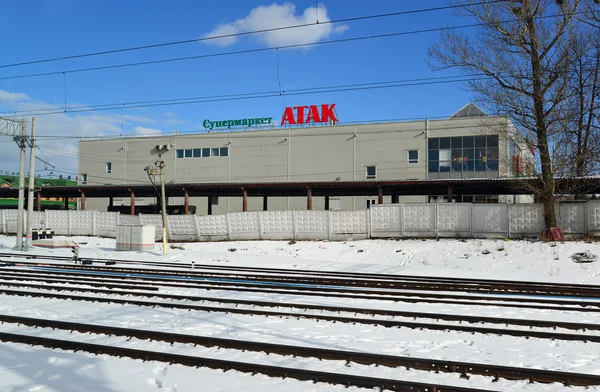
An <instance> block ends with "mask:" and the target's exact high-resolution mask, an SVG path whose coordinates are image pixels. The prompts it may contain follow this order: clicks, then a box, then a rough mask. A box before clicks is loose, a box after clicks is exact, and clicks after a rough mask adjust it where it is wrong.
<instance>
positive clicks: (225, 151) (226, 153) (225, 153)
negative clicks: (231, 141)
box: [221, 147, 229, 157]
mask: <svg viewBox="0 0 600 392" xmlns="http://www.w3.org/2000/svg"><path fill="white" fill-rule="evenodd" d="M221 156H222V157H226V156H229V147H221Z"/></svg>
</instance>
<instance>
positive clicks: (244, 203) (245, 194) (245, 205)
mask: <svg viewBox="0 0 600 392" xmlns="http://www.w3.org/2000/svg"><path fill="white" fill-rule="evenodd" d="M242 211H244V212H245V211H248V192H247V191H246V188H242Z"/></svg>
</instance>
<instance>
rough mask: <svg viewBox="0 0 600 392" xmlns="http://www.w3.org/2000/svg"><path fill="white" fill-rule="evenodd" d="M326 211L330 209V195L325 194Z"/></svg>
mask: <svg viewBox="0 0 600 392" xmlns="http://www.w3.org/2000/svg"><path fill="white" fill-rule="evenodd" d="M325 211H329V196H325Z"/></svg>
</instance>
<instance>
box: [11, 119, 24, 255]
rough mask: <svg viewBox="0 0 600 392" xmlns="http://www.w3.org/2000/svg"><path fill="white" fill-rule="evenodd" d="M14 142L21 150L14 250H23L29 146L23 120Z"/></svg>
mask: <svg viewBox="0 0 600 392" xmlns="http://www.w3.org/2000/svg"><path fill="white" fill-rule="evenodd" d="M13 140H14V141H15V143H17V145H18V146H19V148H20V149H21V156H20V166H19V170H20V173H19V202H18V210H17V243H16V244H15V247H14V248H13V249H14V250H21V249H23V207H24V204H25V155H26V153H25V147H26V146H27V129H26V122H25V119H23V120H21V134H20V135H19V136H16V135H15V136H14V137H13Z"/></svg>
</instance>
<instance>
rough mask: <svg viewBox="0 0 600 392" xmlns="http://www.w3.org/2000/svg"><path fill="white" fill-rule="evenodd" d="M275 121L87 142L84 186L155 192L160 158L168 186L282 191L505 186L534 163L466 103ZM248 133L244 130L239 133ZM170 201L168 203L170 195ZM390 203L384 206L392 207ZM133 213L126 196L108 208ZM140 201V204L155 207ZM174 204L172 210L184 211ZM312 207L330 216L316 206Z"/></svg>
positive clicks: (502, 129) (365, 201) (509, 134)
mask: <svg viewBox="0 0 600 392" xmlns="http://www.w3.org/2000/svg"><path fill="white" fill-rule="evenodd" d="M278 120H279V119H274V118H272V117H257V118H252V119H236V120H219V121H213V120H205V121H204V126H205V127H206V128H207V132H205V133H200V134H174V135H164V136H156V137H139V138H115V139H102V140H82V141H80V143H79V159H78V161H79V168H78V172H79V177H78V178H79V184H80V185H86V184H87V185H126V184H131V185H140V184H150V180H149V178H148V175H147V173H146V171H145V168H146V167H147V166H148V165H152V164H154V162H155V161H156V160H157V159H158V156H159V155H158V154H159V153H160V154H161V158H162V160H163V161H164V162H165V182H166V183H175V184H178V183H250V182H260V183H278V182H303V181H313V182H316V181H328V182H331V181H344V182H345V181H385V180H426V179H445V178H452V179H461V178H465V179H466V178H504V177H515V176H518V175H524V174H526V173H525V172H524V166H525V165H524V164H523V163H524V162H526V161H527V160H530V159H532V153H531V151H529V149H528V148H527V145H526V143H524V142H520V141H519V139H518V138H517V137H516V133H515V130H514V127H513V125H512V124H511V123H510V121H509V120H508V119H507V118H506V117H498V116H487V115H486V114H485V113H484V112H483V111H481V110H480V109H479V108H477V106H475V105H474V104H472V103H469V104H468V105H466V106H465V107H463V108H462V109H460V110H459V111H457V112H456V113H455V114H453V115H452V116H450V117H449V118H445V119H434V120H432V119H423V120H418V121H402V122H382V123H368V124H358V123H353V124H344V125H341V124H340V123H339V122H338V121H337V120H338V119H337V115H336V113H335V105H333V104H324V105H311V106H305V107H295V108H286V109H285V111H284V113H283V116H282V120H281V123H282V126H281V127H279V126H275V125H274V123H275V122H276V123H277V125H279V121H278ZM240 127H241V128H242V129H239V128H240ZM167 197H168V195H167ZM206 199H207V198H206V197H192V198H190V204H191V205H194V206H196V207H197V209H196V213H197V214H199V215H204V214H206V213H207V212H208V206H207V200H206ZM238 199H240V198H239V197H213V198H212V199H211V213H213V214H221V213H225V212H233V211H240V210H241V209H242V204H241V201H240V200H238ZM376 200H377V196H376V195H373V197H356V196H354V197H352V196H347V197H339V198H336V199H331V200H329V203H328V204H329V208H330V209H333V210H338V209H339V210H359V209H365V208H368V207H369V205H370V204H372V203H374V202H375V201H376ZM391 201H392V200H391V197H390V196H386V197H385V198H384V203H390V202H391ZM452 201H453V202H476V203H478V202H488V203H490V202H492V203H498V202H499V203H513V202H527V201H530V200H529V197H528V196H512V195H494V194H489V195H465V194H463V195H455V196H454V198H453V200H452ZM247 202H248V205H247V207H248V210H262V209H263V201H262V200H261V198H249V200H248V201H247ZM399 202H400V203H424V202H447V197H444V196H435V197H432V196H430V195H426V194H425V195H422V196H402V197H400V199H399ZM112 203H114V205H123V206H127V205H130V200H129V198H120V199H114V200H112ZM155 203H156V199H154V198H152V199H149V198H145V199H144V198H139V199H136V200H135V204H136V205H151V204H155ZM182 203H183V198H182V197H171V198H169V197H168V204H169V205H173V204H182ZM108 205H109V200H108V198H104V199H103V198H96V199H93V200H89V201H88V203H87V205H86V208H87V209H91V210H102V211H106V210H107V207H108ZM312 208H313V209H317V210H318V209H324V208H325V201H324V200H323V199H322V198H321V199H320V198H315V200H314V203H313V207H312ZM290 209H306V199H305V198H302V197H272V198H269V210H290Z"/></svg>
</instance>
